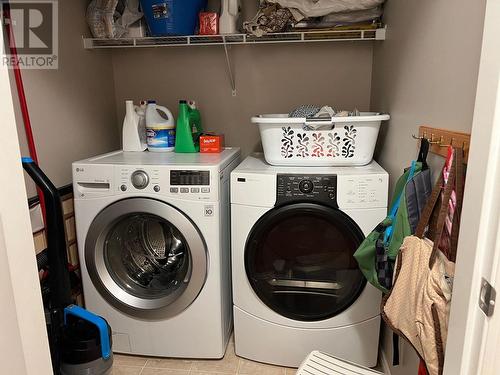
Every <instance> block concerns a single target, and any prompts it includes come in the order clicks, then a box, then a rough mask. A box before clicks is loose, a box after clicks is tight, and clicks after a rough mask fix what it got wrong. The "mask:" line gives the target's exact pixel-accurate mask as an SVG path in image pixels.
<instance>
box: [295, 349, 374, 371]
mask: <svg viewBox="0 0 500 375" xmlns="http://www.w3.org/2000/svg"><path fill="white" fill-rule="evenodd" d="M325 374H328V375H330V374H331V375H334V374H335V375H337V374H338V375H384V374H383V373H382V372H379V371H375V370H372V369H370V368H368V367H362V366H358V365H356V364H354V363H351V362H348V361H344V360H341V359H338V358H335V357H332V356H331V355H328V354H325V353H322V352H320V351H317V350H315V351H313V352H312V353H311V354H309V355H308V356H307V358H306V359H305V360H304V362H302V365H301V366H300V368H299V369H298V370H297V375H325Z"/></svg>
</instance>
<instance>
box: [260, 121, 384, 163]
mask: <svg viewBox="0 0 500 375" xmlns="http://www.w3.org/2000/svg"><path fill="white" fill-rule="evenodd" d="M389 118H390V116H389V115H388V114H379V113H376V112H361V113H360V116H350V117H329V118H295V117H288V115H286V114H273V115H260V116H256V117H252V120H251V121H252V123H254V124H257V125H258V126H259V130H260V136H261V139H262V147H263V149H264V156H265V158H266V161H267V162H268V163H269V164H271V165H289V166H357V165H366V164H368V163H370V162H371V161H372V159H373V152H374V150H375V144H376V142H377V137H378V132H379V129H380V124H381V122H382V121H384V120H389Z"/></svg>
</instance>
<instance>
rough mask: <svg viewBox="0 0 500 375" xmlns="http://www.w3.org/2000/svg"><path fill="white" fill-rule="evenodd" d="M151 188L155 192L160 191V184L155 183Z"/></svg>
mask: <svg viewBox="0 0 500 375" xmlns="http://www.w3.org/2000/svg"><path fill="white" fill-rule="evenodd" d="M153 190H154V191H156V192H157V193H158V192H159V191H160V186H159V185H155V186H154V187H153Z"/></svg>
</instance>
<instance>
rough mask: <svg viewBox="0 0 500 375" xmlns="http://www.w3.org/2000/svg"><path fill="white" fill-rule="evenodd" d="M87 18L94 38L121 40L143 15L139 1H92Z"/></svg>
mask: <svg viewBox="0 0 500 375" xmlns="http://www.w3.org/2000/svg"><path fill="white" fill-rule="evenodd" d="M117 8H120V9H121V11H118V10H117ZM86 17H87V23H88V25H89V28H90V31H91V32H92V35H93V36H94V38H121V37H124V36H126V35H127V33H128V30H129V28H130V26H131V25H133V24H134V23H136V22H137V21H138V20H140V19H141V18H142V17H143V14H142V12H140V11H139V0H121V1H119V0H92V1H91V3H90V4H89V6H88V7H87V15H86Z"/></svg>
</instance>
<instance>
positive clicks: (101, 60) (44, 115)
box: [13, 0, 120, 196]
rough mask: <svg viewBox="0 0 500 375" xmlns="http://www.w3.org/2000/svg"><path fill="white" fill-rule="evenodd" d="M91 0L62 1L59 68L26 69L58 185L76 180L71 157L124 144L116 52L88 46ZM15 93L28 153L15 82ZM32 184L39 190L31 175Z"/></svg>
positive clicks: (43, 153)
mask: <svg viewBox="0 0 500 375" xmlns="http://www.w3.org/2000/svg"><path fill="white" fill-rule="evenodd" d="M87 3H88V1H86V0H78V1H72V2H68V1H59V69H58V70H23V72H22V74H23V79H24V86H25V92H26V96H27V100H28V107H29V111H30V116H31V122H32V126H33V134H34V137H35V142H36V146H37V151H38V157H39V161H40V165H41V167H42V168H43V169H44V171H45V172H46V173H47V175H48V176H49V177H50V178H51V179H52V181H53V182H54V184H55V185H56V186H63V185H66V184H69V183H71V162H73V161H75V160H78V159H82V158H85V157H89V156H92V155H95V154H98V153H103V152H107V151H111V150H113V149H116V148H118V147H119V145H120V136H119V132H118V128H117V122H116V115H115V113H116V111H115V107H114V106H115V95H114V87H113V72H112V64H111V56H110V54H109V53H108V52H105V51H100V52H93V51H86V50H84V49H83V48H82V41H81V38H82V35H83V34H84V33H86V32H87V30H88V28H87V25H86V22H85V18H84V14H85V9H86V5H87ZM13 93H14V103H15V106H16V119H17V125H18V134H19V138H20V142H21V150H22V153H23V155H25V156H27V155H28V151H27V146H26V138H25V132H24V127H23V122H22V118H21V115H20V112H19V103H18V101H17V91H16V89H15V86H13ZM27 187H28V195H29V196H33V195H35V190H34V187H33V185H32V184H31V182H29V178H28V183H27Z"/></svg>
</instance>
